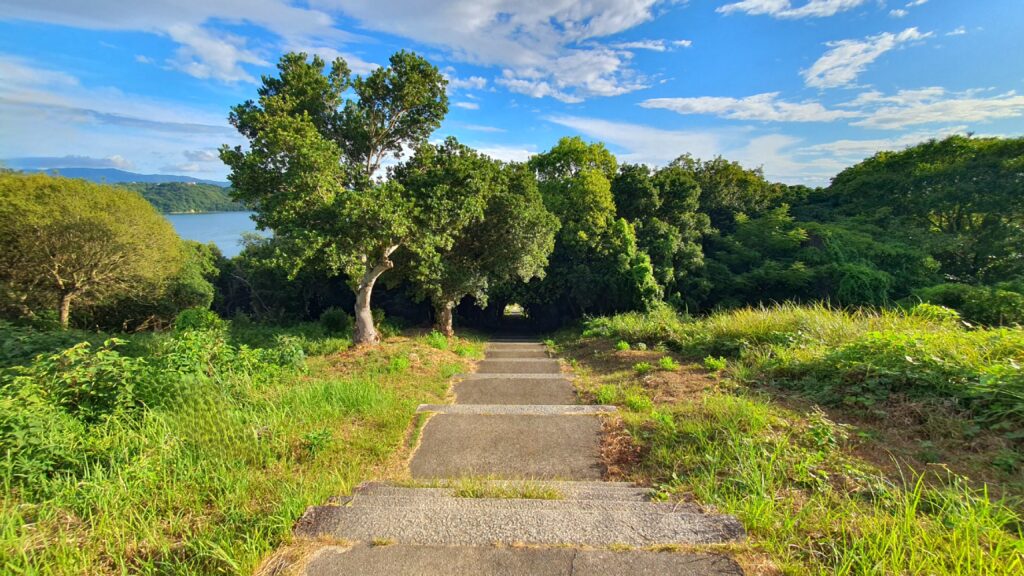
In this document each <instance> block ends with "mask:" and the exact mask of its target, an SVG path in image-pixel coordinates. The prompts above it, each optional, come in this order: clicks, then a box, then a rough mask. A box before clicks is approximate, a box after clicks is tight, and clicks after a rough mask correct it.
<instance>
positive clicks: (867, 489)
mask: <svg viewBox="0 0 1024 576" xmlns="http://www.w3.org/2000/svg"><path fill="white" fill-rule="evenodd" d="M582 336H583V338H582V342H581V343H578V346H576V347H573V346H568V347H566V348H567V349H569V350H573V349H576V350H581V352H580V353H579V356H578V358H577V360H578V361H579V365H580V367H581V377H580V379H579V380H580V383H581V385H583V386H584V387H587V386H589V387H590V389H591V392H592V394H593V396H594V397H595V399H597V401H599V402H601V403H613V404H618V405H620V406H621V407H622V408H623V418H624V420H625V423H626V425H627V428H628V430H629V431H630V433H631V435H632V436H633V438H634V439H635V440H636V442H637V443H638V444H639V445H640V446H641V448H642V451H641V453H642V457H641V460H640V462H639V463H638V464H637V467H636V469H635V470H633V474H634V475H635V476H636V477H638V478H642V479H650V480H653V481H654V482H655V483H656V484H658V485H659V486H660V490H661V493H662V494H663V496H665V497H670V496H673V495H676V494H687V495H691V496H693V497H695V498H696V499H697V500H698V501H700V502H704V503H708V504H712V505H714V506H716V507H717V508H718V509H719V510H721V511H723V512H726V513H732V514H736V515H737V516H738V517H739V518H740V519H741V520H742V521H743V523H744V525H745V526H746V527H747V529H748V531H749V532H750V534H751V541H750V543H749V547H750V548H751V550H753V551H757V552H762V553H765V554H767V555H768V556H770V557H771V558H772V560H773V561H774V563H775V565H777V566H778V567H779V568H781V569H782V571H783V572H784V573H787V574H858V575H861V574H862V575H869V574H936V575H959V574H992V575H997V574H998V575H1002V574H1006V575H1009V574H1019V573H1022V572H1024V540H1022V537H1024V533H1022V526H1024V518H1022V516H1021V514H1020V510H1021V509H1022V508H1024V506H1021V503H1020V502H1018V501H1015V500H1012V501H1011V500H1000V499H997V498H994V497H992V496H991V494H989V493H988V490H987V488H986V487H985V486H980V487H979V486H978V485H977V484H975V483H971V482H969V481H967V480H966V479H965V478H962V477H960V476H957V475H956V474H954V473H952V472H949V471H948V470H945V469H943V468H934V469H930V470H927V471H925V470H920V471H915V470H911V469H909V468H906V467H903V468H901V469H898V470H899V471H898V472H896V473H895V474H893V473H889V474H886V473H883V472H882V471H880V470H879V469H877V468H876V467H874V466H873V465H871V464H870V463H868V462H867V461H865V460H863V459H861V458H858V457H857V456H855V455H854V453H853V451H852V449H851V447H852V445H853V444H852V439H851V438H850V433H851V432H850V429H849V428H848V427H847V426H844V425H840V424H837V423H835V422H833V421H832V420H830V419H829V417H827V416H826V415H825V413H824V412H821V411H819V410H811V411H808V412H796V411H793V410H791V409H787V408H784V407H782V406H781V405H779V404H777V403H775V402H773V401H772V399H771V396H769V395H766V394H764V393H763V392H761V391H762V390H766V389H768V388H766V387H765V385H770V386H783V387H786V388H787V389H789V390H792V391H795V392H797V393H798V394H802V395H804V396H805V397H806V398H807V399H810V400H813V401H817V402H820V403H822V404H827V405H829V406H833V407H835V408H836V409H837V411H839V412H840V413H841V412H842V411H843V410H852V411H855V412H858V413H863V412H864V411H869V412H870V411H872V410H874V411H884V410H886V408H887V406H888V405H889V404H888V402H890V401H891V400H892V399H893V398H894V397H899V398H906V397H910V398H914V399H916V401H918V402H921V403H923V404H924V405H925V406H931V407H932V409H934V410H935V411H949V410H950V406H951V404H952V407H953V410H952V412H951V414H952V416H951V419H955V418H960V419H966V422H964V426H965V427H966V426H973V427H975V429H985V430H988V431H989V433H992V432H996V433H998V434H1000V435H1002V436H1003V438H1004V440H1005V441H1006V442H1008V443H1009V445H1010V446H1013V447H1015V448H1014V449H1015V450H1016V451H1017V452H1016V454H1019V453H1020V452H1019V450H1020V447H1021V444H1020V442H1021V440H1024V434H1022V431H1024V412H1022V409H1024V395H1022V394H1021V392H1022V391H1024V385H1022V382H1021V368H1020V366H1021V365H1024V330H1022V329H1020V328H1000V329H986V328H975V327H970V326H968V325H965V324H964V323H961V322H960V321H959V319H958V317H957V316H956V314H955V313H954V312H952V311H949V310H946V309H942V308H939V307H935V306H930V305H924V306H921V307H918V308H915V309H911V310H858V311H844V310H834V309H830V308H828V307H826V306H794V305H780V306H773V307H761V308H746V309H740V310H733V311H727V312H721V313H716V314H713V315H711V316H708V317H705V318H699V319H698V318H688V317H685V316H682V315H677V314H675V313H674V312H673V311H671V310H669V309H667V308H662V309H659V310H656V311H654V312H653V313H651V314H639V313H632V314H621V315H618V316H614V317H610V318H598V319H594V320H591V321H589V322H587V324H586V325H585V329H584V332H583V334H582ZM595 337H596V338H605V339H607V341H608V342H615V341H618V340H628V341H630V342H645V343H648V344H650V345H658V344H661V345H665V346H667V347H669V348H671V349H673V350H674V351H676V352H677V353H678V354H680V355H681V356H684V357H687V358H690V359H691V360H693V361H694V362H695V363H699V362H702V361H703V363H704V364H705V365H708V366H710V367H712V368H713V370H715V371H716V372H718V373H719V377H721V378H722V379H723V380H722V381H721V385H719V386H712V387H710V388H709V389H707V390H705V391H704V392H702V393H699V394H695V395H693V396H691V397H683V398H680V399H676V400H672V401H668V402H664V401H647V402H643V401H640V400H639V399H638V396H639V395H641V394H644V393H645V391H644V389H643V385H644V381H643V380H642V378H640V377H639V376H636V375H635V374H632V371H631V370H629V365H628V364H626V365H623V366H621V367H620V368H619V369H618V370H615V369H612V368H609V367H607V366H606V365H605V364H601V363H596V364H594V365H593V366H588V362H590V360H591V359H592V358H593V357H594V356H593V353H592V352H590V351H589V350H588V348H587V346H586V342H587V341H588V338H595ZM579 344H582V348H580V347H579ZM702 359H703V360H702ZM754 383H756V384H758V386H756V387H754V388H750V387H748V386H745V384H754ZM648 395H649V396H650V397H651V400H657V399H658V398H659V396H658V395H657V393H656V392H655V391H651V392H648ZM948 433H950V434H952V433H954V431H952V430H950V431H948ZM1009 460H1010V462H1009V463H1008V469H1015V470H1018V471H1019V468H1014V467H1016V466H1019V465H1020V461H1021V460H1020V459H1014V458H1010V459H1009Z"/></svg>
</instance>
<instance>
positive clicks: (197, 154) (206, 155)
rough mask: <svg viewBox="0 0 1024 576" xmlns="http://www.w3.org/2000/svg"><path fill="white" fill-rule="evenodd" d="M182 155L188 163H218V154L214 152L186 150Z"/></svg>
mask: <svg viewBox="0 0 1024 576" xmlns="http://www.w3.org/2000/svg"><path fill="white" fill-rule="evenodd" d="M184 155H185V159H186V160H189V161H190V162H220V154H218V153H217V151H216V150H186V151H185V152H184Z"/></svg>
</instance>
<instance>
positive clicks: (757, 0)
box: [716, 0, 867, 18]
mask: <svg viewBox="0 0 1024 576" xmlns="http://www.w3.org/2000/svg"><path fill="white" fill-rule="evenodd" d="M865 2H867V0H808V1H807V2H806V3H805V4H802V5H800V6H797V7H793V3H792V2H790V0H742V1H740V2H733V3H731V4H726V5H724V6H720V7H719V8H718V9H717V10H716V11H717V12H720V13H722V14H733V13H735V12H743V13H745V14H750V15H753V16H760V15H767V16H772V17H774V18H824V17H827V16H834V15H836V14H838V13H839V12H845V11H847V10H851V9H853V8H856V7H858V6H860V5H861V4H864V3H865Z"/></svg>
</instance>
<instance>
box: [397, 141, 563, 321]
mask: <svg viewBox="0 0 1024 576" xmlns="http://www.w3.org/2000/svg"><path fill="white" fill-rule="evenodd" d="M394 177H395V179H396V180H398V181H399V182H401V183H402V184H403V185H404V186H405V187H406V189H408V190H409V191H410V193H411V194H412V195H414V196H416V197H417V198H422V197H438V198H451V199H457V201H458V202H457V204H458V205H457V206H450V207H448V208H447V210H450V211H453V210H460V211H462V212H463V214H464V215H465V219H464V220H463V221H462V223H464V224H465V226H462V227H460V228H459V229H458V230H457V231H456V232H454V233H453V235H452V237H453V242H452V243H451V244H450V245H448V246H446V247H444V248H443V249H435V250H431V251H429V252H427V253H415V254H413V258H412V260H413V261H412V263H411V264H410V266H409V271H408V277H409V278H410V280H411V281H412V283H413V285H414V286H415V291H416V292H417V293H418V295H419V296H421V297H426V298H428V299H429V300H430V302H431V304H432V305H433V307H434V318H435V327H436V328H437V329H438V330H439V331H440V332H442V333H444V334H447V335H451V334H453V329H452V311H453V309H454V308H455V307H456V306H457V305H458V303H459V301H461V300H462V299H463V298H464V297H466V296H473V297H474V299H475V301H476V303H477V304H478V305H479V306H481V307H483V306H486V305H487V300H488V292H489V290H490V289H491V288H493V287H494V286H496V285H500V284H501V283H503V282H507V281H511V280H518V281H521V282H525V281H528V280H530V279H531V278H534V277H542V276H543V273H544V268H545V266H546V265H547V261H548V255H549V254H550V253H551V250H552V248H553V247H554V234H555V231H556V230H557V229H558V220H557V218H555V217H554V216H553V215H552V214H551V213H550V212H548V211H547V209H546V208H545V207H544V202H543V200H542V198H541V196H540V193H539V192H538V190H537V183H536V180H535V178H534V176H533V173H532V172H530V171H529V169H528V168H526V166H524V165H522V164H508V165H502V164H501V163H500V162H497V161H494V160H491V159H490V158H487V157H486V156H484V155H482V154H480V153H478V152H475V151H473V150H472V149H470V148H468V147H466V146H463V145H461V144H459V143H458V142H456V141H455V140H454V139H452V138H449V139H448V140H446V141H445V142H444V143H443V144H441V145H432V144H427V145H424V146H422V147H421V148H420V149H419V150H418V151H417V153H416V155H415V156H414V157H413V159H412V160H411V161H410V162H408V163H406V164H404V165H402V166H399V167H398V168H396V169H395V171H394Z"/></svg>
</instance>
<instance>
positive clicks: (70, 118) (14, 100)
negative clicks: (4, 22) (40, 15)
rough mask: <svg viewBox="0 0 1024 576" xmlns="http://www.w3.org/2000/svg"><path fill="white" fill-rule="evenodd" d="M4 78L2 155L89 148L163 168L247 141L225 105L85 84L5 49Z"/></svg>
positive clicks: (210, 167) (213, 171) (94, 153)
mask: <svg viewBox="0 0 1024 576" xmlns="http://www.w3.org/2000/svg"><path fill="white" fill-rule="evenodd" d="M0 77H3V78H4V82H0V126H3V127H4V128H3V130H0V157H51V158H53V157H62V156H72V157H84V156H83V154H87V155H88V156H89V157H92V158H100V159H105V160H106V161H109V162H122V161H123V162H122V164H123V165H125V166H127V165H133V166H138V167H139V168H140V169H142V170H149V171H155V170H157V169H158V168H159V167H160V166H163V165H165V164H167V163H170V162H177V161H180V159H181V154H182V151H183V150H196V151H201V150H210V149H212V148H216V147H218V146H220V145H221V144H224V143H230V144H236V143H241V138H240V137H239V135H238V134H237V132H236V131H235V130H234V129H233V128H232V127H231V126H229V125H228V123H227V121H226V119H225V114H224V112H223V110H215V111H209V110H203V109H199V108H194V107H188V106H182V105H181V104H178V103H175V102H170V101H166V100H158V99H152V98H147V97H142V96H138V95H134V94H128V93H124V92H122V91H120V90H117V89H114V88H109V87H85V86H83V85H82V84H81V83H80V82H79V80H78V78H76V77H74V76H72V75H70V74H68V73H65V72H60V71H54V70H48V69H46V68H43V67H40V66H38V65H37V64H36V63H34V62H32V61H29V60H25V59H21V58H16V57H10V56H4V55H0ZM118 159H121V160H118ZM201 167H202V168H203V170H204V174H205V175H207V176H209V177H215V178H222V177H223V175H224V172H225V171H226V168H225V167H224V165H223V164H221V163H220V162H208V163H205V164H202V166H201Z"/></svg>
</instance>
